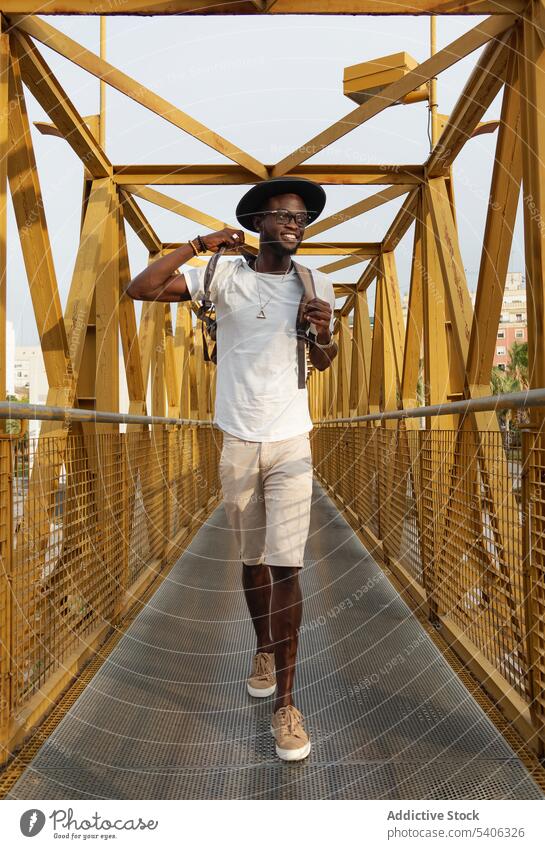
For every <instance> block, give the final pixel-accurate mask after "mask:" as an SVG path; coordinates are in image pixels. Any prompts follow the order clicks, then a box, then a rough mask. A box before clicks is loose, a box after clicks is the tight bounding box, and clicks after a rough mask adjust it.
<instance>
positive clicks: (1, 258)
mask: <svg viewBox="0 0 545 849" xmlns="http://www.w3.org/2000/svg"><path fill="white" fill-rule="evenodd" d="M1 23H2V22H1V21H0V26H1ZM9 62H10V56H9V37H8V36H7V35H6V34H5V33H4V32H0V114H1V115H9V88H8V74H9ZM8 152H9V128H8V121H6V120H3V121H2V122H1V123H0V399H1V400H2V401H3V400H4V399H5V397H6V356H5V353H6V341H7V339H6V329H7V324H6V319H7V313H6V309H7V277H6V266H7V224H8V222H7V209H8V208H7V203H6V200H7V186H8ZM2 430H4V427H2Z"/></svg>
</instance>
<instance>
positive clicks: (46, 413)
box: [0, 401, 212, 425]
mask: <svg viewBox="0 0 545 849" xmlns="http://www.w3.org/2000/svg"><path fill="white" fill-rule="evenodd" d="M0 419H38V420H41V421H64V422H71V421H73V422H99V423H100V422H104V423H109V422H111V423H119V424H171V425H212V421H211V420H210V419H176V418H170V417H165V416H137V415H134V414H132V413H110V412H107V411H104V410H79V409H77V408H76V407H50V406H48V405H47V404H22V403H14V402H12V401H0Z"/></svg>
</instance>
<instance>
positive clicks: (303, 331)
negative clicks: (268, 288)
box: [293, 262, 317, 389]
mask: <svg viewBox="0 0 545 849" xmlns="http://www.w3.org/2000/svg"><path fill="white" fill-rule="evenodd" d="M293 267H294V269H295V271H296V272H297V276H298V277H299V280H300V281H301V283H302V284H303V294H302V296H301V300H300V302H299V309H298V310H297V321H296V325H295V332H296V334H297V379H298V384H297V385H298V389H304V388H305V344H306V342H307V341H308V336H307V331H308V328H309V327H310V323H309V322H308V321H307V320H306V319H303V309H304V306H305V304H306V303H308V301H311V300H312V299H313V298H316V297H317V296H316V286H315V285H314V277H313V276H312V271H311V270H310V268H307V267H306V266H305V265H299V263H298V262H294V263H293Z"/></svg>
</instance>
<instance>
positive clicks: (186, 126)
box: [10, 15, 268, 179]
mask: <svg viewBox="0 0 545 849" xmlns="http://www.w3.org/2000/svg"><path fill="white" fill-rule="evenodd" d="M10 22H11V23H12V24H14V25H15V26H16V28H17V30H18V32H23V33H26V34H27V35H30V36H32V37H33V38H35V39H36V40H37V41H40V42H42V43H43V44H45V45H47V47H49V48H51V50H54V51H55V52H56V53H58V54H59V55H60V56H64V57H65V58H66V59H69V60H70V61H71V62H74V64H76V65H78V66H79V67H80V68H83V69H84V70H85V71H88V72H89V73H90V74H93V75H94V76H96V77H98V79H101V80H104V81H105V82H106V83H108V85H111V86H112V88H115V89H117V91H119V92H121V94H125V95H126V96H127V97H130V98H131V99H132V100H134V101H135V102H136V103H139V104H140V105H141V106H145V107H146V108H147V109H149V110H150V111H151V112H154V113H155V114H156V115H159V116H160V117H161V118H164V119H165V120H166V121H169V122H170V123H171V124H173V125H174V126H175V127H178V128H179V129H181V130H183V131H184V132H186V133H188V134H189V135H190V136H193V137H194V138H196V139H198V140H199V141H201V142H202V143H203V144H206V145H207V146H208V147H211V148H212V149H213V150H216V151H217V152H218V153H221V154H223V156H226V157H227V159H231V160H232V161H233V162H237V163H238V164H239V165H242V166H243V167H244V168H247V169H248V170H249V171H250V172H251V173H253V174H255V175H256V176H257V177H259V178H261V179H266V178H267V176H268V174H267V169H266V168H265V166H264V165H262V164H261V162H258V161H257V159H254V157H253V156H250V155H249V154H247V153H245V152H244V151H242V150H240V148H238V147H237V146H236V145H234V144H233V143H232V142H230V141H227V139H224V138H222V137H221V136H219V135H218V134H217V133H215V132H214V131H213V130H211V129H209V128H208V127H206V126H205V125H204V124H201V123H200V121H197V120H195V118H192V117H191V116H190V115H188V114H187V113H186V112H182V110H181V109H178V108H177V107H176V106H173V105H172V104H171V103H169V102H168V101H167V100H165V99H164V98H162V97H160V96H159V95H158V94H155V92H153V91H151V90H150V89H148V88H146V86H144V85H142V84H141V83H138V82H137V81H136V80H134V79H132V77H129V76H128V74H124V73H123V72H122V71H120V70H118V68H115V67H114V66H113V65H111V64H110V63H109V62H106V61H105V60H104V59H101V58H100V57H99V56H97V55H96V54H95V53H92V52H91V51H90V50H86V49H85V47H83V46H82V45H81V44H78V43H77V42H76V41H74V40H73V39H71V38H69V37H68V36H67V35H64V33H62V32H60V30H57V29H55V27H52V26H51V25H50V24H48V23H46V22H45V21H42V20H40V19H39V18H34V17H25V16H24V15H21V16H20V15H13V16H12V17H11V18H10Z"/></svg>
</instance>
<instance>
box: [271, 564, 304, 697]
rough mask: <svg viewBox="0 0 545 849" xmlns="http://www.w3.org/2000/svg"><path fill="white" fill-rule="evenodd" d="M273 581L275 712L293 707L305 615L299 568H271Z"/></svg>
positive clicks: (272, 619) (272, 628) (272, 634)
mask: <svg viewBox="0 0 545 849" xmlns="http://www.w3.org/2000/svg"><path fill="white" fill-rule="evenodd" d="M269 569H270V570H271V575H272V579H273V586H272V597H271V636H272V639H273V645H274V661H275V667H276V682H277V690H276V700H275V703H274V712H276V711H277V710H278V709H279V708H281V707H286V705H291V704H293V701H292V690H293V679H294V677H295V658H296V655H297V643H298V638H299V633H298V631H299V625H300V624H301V617H302V614H303V599H302V595H301V587H300V585H299V572H300V571H301V570H300V569H298V568H295V567H291V566H269Z"/></svg>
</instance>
